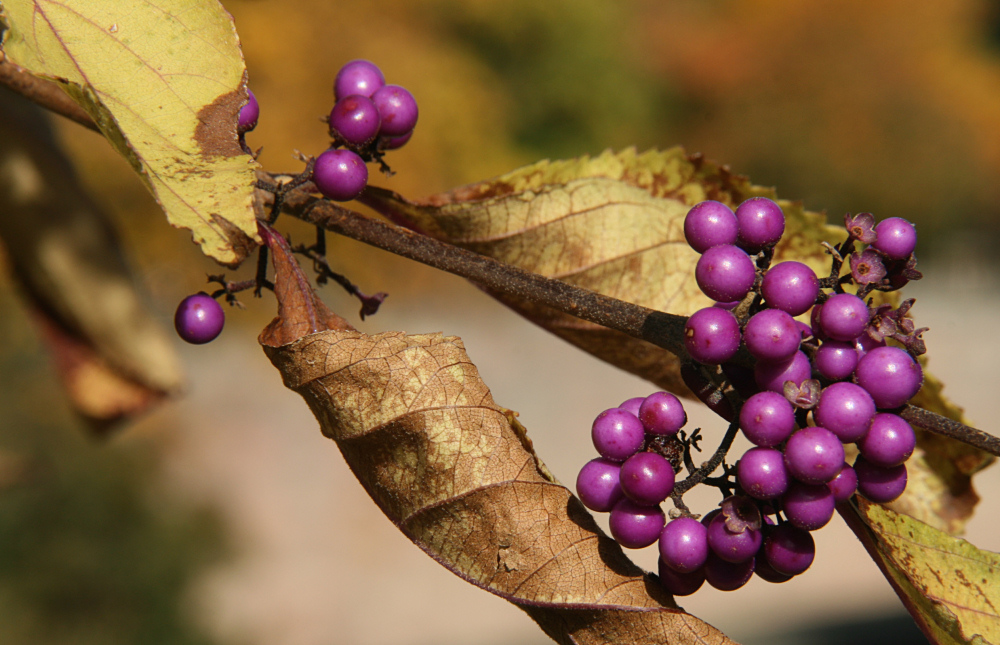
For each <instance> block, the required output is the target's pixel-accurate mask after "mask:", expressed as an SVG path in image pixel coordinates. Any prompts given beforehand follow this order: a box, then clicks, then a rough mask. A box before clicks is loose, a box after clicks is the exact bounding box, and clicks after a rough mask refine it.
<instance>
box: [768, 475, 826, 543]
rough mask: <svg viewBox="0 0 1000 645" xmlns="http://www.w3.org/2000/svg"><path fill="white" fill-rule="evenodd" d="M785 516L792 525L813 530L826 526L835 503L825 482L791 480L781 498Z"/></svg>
mask: <svg viewBox="0 0 1000 645" xmlns="http://www.w3.org/2000/svg"><path fill="white" fill-rule="evenodd" d="M781 504H782V508H783V509H784V511H785V517H787V518H788V521H789V522H791V523H792V524H793V525H794V526H797V527H799V528H800V529H805V530H806V531H815V530H817V529H821V528H823V527H824V526H826V524H827V522H829V521H830V518H832V517H833V511H834V507H835V506H836V503H835V502H834V499H833V492H832V491H831V490H830V487H829V486H827V485H826V484H803V483H802V482H797V481H793V482H792V483H791V484H789V486H788V492H787V493H785V495H784V496H783V497H782V498H781Z"/></svg>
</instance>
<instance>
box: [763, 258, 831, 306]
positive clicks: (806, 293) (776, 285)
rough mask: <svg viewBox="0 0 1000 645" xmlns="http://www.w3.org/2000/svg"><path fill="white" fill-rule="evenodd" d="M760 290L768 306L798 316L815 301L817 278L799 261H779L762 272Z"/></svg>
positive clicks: (817, 291)
mask: <svg viewBox="0 0 1000 645" xmlns="http://www.w3.org/2000/svg"><path fill="white" fill-rule="evenodd" d="M760 292H761V295H763V296H764V300H765V301H766V302H767V304H768V306H770V307H774V308H775V309H780V310H782V311H784V312H785V313H787V314H790V315H792V316H798V315H799V314H804V313H805V312H807V311H809V308H810V307H812V306H813V303H815V302H816V296H818V295H819V279H818V278H817V277H816V273H815V272H814V271H813V270H812V269H810V268H809V267H808V266H806V265H805V264H802V263H801V262H780V263H778V264H776V265H774V266H772V267H771V268H770V269H768V270H767V273H765V274H764V279H763V281H762V282H761V285H760Z"/></svg>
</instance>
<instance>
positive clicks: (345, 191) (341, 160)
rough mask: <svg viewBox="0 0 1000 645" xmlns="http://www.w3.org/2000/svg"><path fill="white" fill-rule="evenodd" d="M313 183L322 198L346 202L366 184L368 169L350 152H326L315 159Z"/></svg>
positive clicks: (355, 195)
mask: <svg viewBox="0 0 1000 645" xmlns="http://www.w3.org/2000/svg"><path fill="white" fill-rule="evenodd" d="M313 183H314V184H316V188H317V189H318V190H319V192H320V193H322V194H323V196H324V197H327V198H329V199H332V200H335V201H338V202H347V201H350V200H352V199H354V198H355V197H357V196H358V195H360V194H361V191H362V190H364V189H365V186H366V185H367V184H368V167H367V166H366V165H365V162H364V160H363V159H361V157H359V156H358V155H357V154H355V153H353V152H351V151H350V150H333V149H331V150H327V151H326V152H324V153H322V154H320V155H319V156H318V157H316V165H315V166H314V167H313Z"/></svg>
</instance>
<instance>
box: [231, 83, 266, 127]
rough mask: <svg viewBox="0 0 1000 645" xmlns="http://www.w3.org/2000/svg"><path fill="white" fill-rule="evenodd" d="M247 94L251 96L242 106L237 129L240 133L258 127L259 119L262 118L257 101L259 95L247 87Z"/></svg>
mask: <svg viewBox="0 0 1000 645" xmlns="http://www.w3.org/2000/svg"><path fill="white" fill-rule="evenodd" d="M247 94H248V95H249V96H250V100H249V101H247V104H246V105H244V106H243V107H241V108H240V116H239V120H238V121H237V123H236V131H237V132H239V133H240V134H243V133H244V132H250V131H251V130H253V129H254V128H256V127H257V119H258V118H260V104H259V103H257V97H256V96H254V95H253V92H251V91H250V89H249V88H247Z"/></svg>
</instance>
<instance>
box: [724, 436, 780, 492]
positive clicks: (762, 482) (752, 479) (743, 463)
mask: <svg viewBox="0 0 1000 645" xmlns="http://www.w3.org/2000/svg"><path fill="white" fill-rule="evenodd" d="M736 480H737V481H738V482H739V483H740V486H741V487H742V488H743V490H744V491H745V492H746V494H747V495H749V496H750V497H753V498H754V499H774V498H775V497H781V496H782V495H784V494H785V491H786V490H788V471H787V470H786V469H785V462H784V457H783V456H782V454H781V451H779V450H775V449H774V448H751V449H750V450H747V451H746V452H745V453H744V454H743V456H742V457H740V460H739V461H738V462H736Z"/></svg>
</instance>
